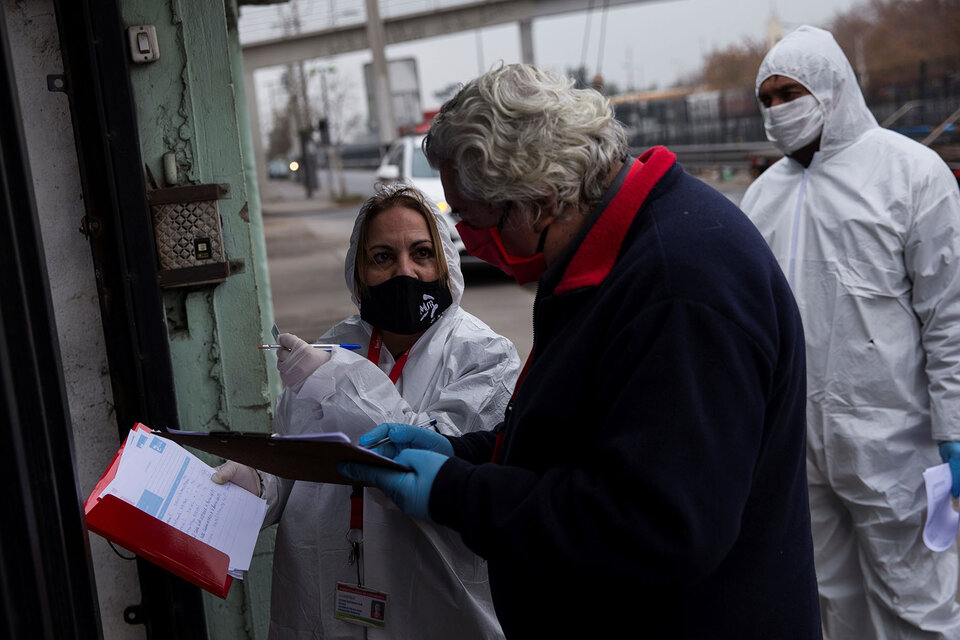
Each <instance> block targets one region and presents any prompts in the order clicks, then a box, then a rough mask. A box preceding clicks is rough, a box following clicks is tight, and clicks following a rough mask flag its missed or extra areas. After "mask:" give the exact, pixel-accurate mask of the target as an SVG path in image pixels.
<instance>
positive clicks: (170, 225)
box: [151, 200, 225, 269]
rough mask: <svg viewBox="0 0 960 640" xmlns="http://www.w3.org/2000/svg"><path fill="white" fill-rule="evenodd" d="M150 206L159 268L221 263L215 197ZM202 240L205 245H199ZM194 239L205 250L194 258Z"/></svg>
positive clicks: (218, 218) (218, 223) (195, 248)
mask: <svg viewBox="0 0 960 640" xmlns="http://www.w3.org/2000/svg"><path fill="white" fill-rule="evenodd" d="M151 208H152V209H153V225H154V231H155V234H156V242H157V255H158V257H159V259H160V268H161V269H181V268H184V267H198V266H202V265H207V264H211V263H215V262H225V259H224V253H223V241H222V240H221V232H220V209H219V207H218V206H217V201H216V200H201V201H198V202H181V203H175V204H161V205H155V206H153V207H151ZM204 241H208V242H209V246H208V247H207V246H203V245H204ZM198 242H199V244H200V246H201V247H202V248H204V249H208V250H209V253H202V252H200V255H209V257H208V258H206V259H201V258H198Z"/></svg>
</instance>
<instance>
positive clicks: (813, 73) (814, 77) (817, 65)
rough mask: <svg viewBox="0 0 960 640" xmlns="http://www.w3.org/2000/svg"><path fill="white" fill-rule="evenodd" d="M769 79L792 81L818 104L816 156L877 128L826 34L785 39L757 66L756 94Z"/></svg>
mask: <svg viewBox="0 0 960 640" xmlns="http://www.w3.org/2000/svg"><path fill="white" fill-rule="evenodd" d="M770 76H786V77H788V78H793V79H794V80H796V81H797V82H799V83H800V84H802V85H803V86H805V87H806V88H807V89H808V90H809V91H810V93H811V94H813V96H814V97H815V98H816V99H817V100H818V101H819V102H820V104H821V105H823V109H824V124H823V133H822V134H821V137H820V153H821V154H823V155H824V156H828V155H832V154H833V153H835V152H837V151H839V150H840V149H843V148H844V147H846V146H848V145H849V144H851V143H852V142H853V141H855V140H856V139H857V138H859V137H860V136H861V135H863V134H864V133H865V132H867V131H868V130H870V129H873V128H875V127H877V126H879V125H877V120H876V118H874V117H873V114H872V113H871V112H870V110H869V109H868V108H867V103H866V102H865V101H864V99H863V93H862V92H861V91H860V86H859V85H858V84H857V78H856V75H854V73H853V67H851V66H850V62H849V61H848V60H847V57H846V56H845V55H844V54H843V50H842V49H840V45H838V44H837V41H836V40H834V39H833V35H831V34H830V32H829V31H824V30H823V29H817V28H816V27H809V26H802V27H799V28H798V29H797V30H795V31H793V32H791V33H790V34H788V35H787V36H786V37H784V38H783V40H781V41H780V42H778V43H777V44H776V45H774V47H773V48H772V49H770V52H769V53H767V55H766V57H765V58H764V59H763V62H762V63H761V64H760V70H759V72H757V83H756V87H755V91H756V92H757V94H759V91H760V85H761V84H762V83H763V81H764V80H766V79H767V78H769V77H770ZM761 108H763V107H762V106H761Z"/></svg>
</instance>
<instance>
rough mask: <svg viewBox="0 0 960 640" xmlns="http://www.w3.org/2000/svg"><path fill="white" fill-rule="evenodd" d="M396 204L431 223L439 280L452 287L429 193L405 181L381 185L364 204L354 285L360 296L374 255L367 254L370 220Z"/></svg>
mask: <svg viewBox="0 0 960 640" xmlns="http://www.w3.org/2000/svg"><path fill="white" fill-rule="evenodd" d="M394 207H403V208H404V209H410V210H411V211H416V212H417V213H419V214H420V215H421V216H423V219H424V220H425V221H426V222H427V230H428V231H429V233H430V241H431V242H432V243H433V255H434V260H436V263H437V276H438V279H439V280H440V284H441V285H443V286H445V287H448V288H449V287H450V271H449V269H448V268H447V260H446V258H445V257H444V255H443V243H442V242H441V240H440V230H439V229H438V228H437V221H436V219H435V218H434V211H433V207H432V206H431V204H430V201H429V200H428V199H427V197H426V195H424V193H423V192H422V191H420V190H419V189H417V188H415V187H411V186H409V185H406V184H402V183H395V184H378V185H377V186H376V191H375V193H374V195H373V197H371V198H369V199H368V200H367V201H366V202H364V203H363V206H361V207H360V213H359V214H358V215H360V216H362V218H363V219H362V220H361V221H360V228H359V229H358V233H357V252H356V258H355V260H354V265H353V285H354V289H355V290H356V292H357V297H360V294H361V293H362V292H364V291H366V288H367V285H366V283H365V282H363V276H362V275H361V274H364V273H366V270H367V267H368V266H370V258H369V256H367V237H368V236H369V233H370V223H371V222H372V221H373V219H374V218H375V217H377V216H378V215H379V214H381V213H383V212H384V211H387V210H388V209H393V208H394Z"/></svg>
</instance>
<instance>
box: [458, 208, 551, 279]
mask: <svg viewBox="0 0 960 640" xmlns="http://www.w3.org/2000/svg"><path fill="white" fill-rule="evenodd" d="M547 228H549V227H547ZM457 231H458V232H459V233H460V239H461V240H463V246H464V247H465V248H466V249H467V253H469V254H470V255H472V256H475V257H477V258H480V259H481V260H483V261H484V262H486V263H488V264H492V265H493V266H495V267H496V268H498V269H500V271H503V272H504V273H505V274H507V275H508V276H513V277H514V279H516V281H517V282H519V283H520V284H527V283H528V282H536V281H537V280H539V279H540V276H542V275H543V272H544V271H546V270H547V263H546V262H545V261H544V259H543V253H542V249H543V241H544V239H545V238H546V232H547V230H546V229H544V230H543V234H542V235H541V236H540V246H539V247H538V248H537V252H536V253H535V254H533V255H532V256H530V257H529V258H522V257H519V256H515V255H512V254H510V253H508V252H507V250H506V249H505V248H504V247H503V240H502V239H501V238H500V231H499V230H498V229H497V228H496V227H488V228H486V229H474V228H473V227H471V226H469V225H466V224H464V223H463V222H458V223H457Z"/></svg>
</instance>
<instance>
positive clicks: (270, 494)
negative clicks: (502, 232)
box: [263, 213, 520, 640]
mask: <svg viewBox="0 0 960 640" xmlns="http://www.w3.org/2000/svg"><path fill="white" fill-rule="evenodd" d="M434 218H435V219H436V221H437V225H438V227H439V231H440V234H439V235H440V237H441V240H442V243H443V254H444V256H445V258H446V261H447V266H448V268H449V272H450V292H451V295H452V297H453V304H452V305H451V306H450V307H449V308H448V309H447V310H446V311H445V312H444V313H443V315H442V316H441V318H440V319H439V320H437V321H436V322H435V323H434V324H433V325H432V326H431V327H430V328H429V329H428V330H427V331H426V333H424V334H423V336H421V337H420V339H419V340H418V341H417V342H416V344H414V345H413V347H411V349H410V352H409V354H410V355H409V357H408V359H407V362H406V365H405V366H404V367H403V369H402V374H401V377H400V378H399V380H398V381H397V384H396V385H394V383H393V382H391V381H390V379H389V377H388V374H389V373H390V371H391V369H392V368H393V365H394V358H393V356H392V355H391V354H390V352H389V350H387V349H382V350H381V353H380V363H379V367H378V366H376V365H374V364H373V363H371V362H370V361H369V360H367V357H366V353H367V346H368V344H369V342H370V334H371V326H370V325H369V324H368V323H367V322H365V321H363V320H361V319H360V316H359V315H355V316H351V317H349V318H347V319H346V320H344V321H342V322H340V323H338V324H336V325H335V326H334V327H332V328H331V329H330V330H329V331H327V332H326V333H325V334H323V335H322V336H321V337H320V339H319V341H320V342H334V343H357V344H361V345H363V349H362V350H361V351H359V352H352V351H347V350H343V349H335V350H334V351H333V352H332V357H331V359H330V360H329V361H328V362H326V363H325V364H323V365H322V366H320V368H319V369H317V370H316V371H315V372H314V373H313V375H311V377H310V378H309V379H308V380H307V381H306V382H305V383H304V385H303V387H302V388H301V390H300V392H299V394H295V393H294V392H292V391H291V390H290V389H285V390H284V391H283V393H282V395H281V396H280V398H279V399H278V401H277V406H276V415H275V418H274V431H275V432H277V433H286V434H290V433H308V432H323V431H342V432H344V433H346V434H347V435H348V436H349V437H350V439H351V440H352V441H354V442H356V440H357V438H359V437H360V436H361V435H363V434H364V433H366V432H367V431H369V430H370V429H372V428H373V427H374V426H376V425H377V424H379V423H382V422H402V423H407V424H422V423H424V422H426V421H427V420H430V419H435V420H436V421H437V425H436V429H437V430H438V431H439V432H440V433H442V434H448V435H460V434H462V433H466V432H469V431H475V430H478V429H492V428H493V427H495V426H496V425H497V424H498V423H499V422H501V421H502V420H503V414H504V410H505V408H506V406H507V403H508V402H509V400H510V395H511V393H512V391H513V387H514V384H515V382H516V379H517V375H518V374H519V369H520V360H519V357H518V356H517V351H516V349H515V348H514V346H513V344H512V343H511V342H510V341H509V340H507V339H506V338H504V337H502V336H500V335H498V334H497V333H494V331H493V330H492V329H490V328H489V327H488V326H487V325H485V324H484V323H483V322H481V321H480V320H479V319H477V318H476V317H474V316H473V315H471V314H469V313H467V312H466V311H464V310H463V309H461V308H460V300H461V297H462V295H463V275H462V273H461V271H460V258H459V256H458V254H457V251H456V249H455V248H454V247H453V243H452V241H451V240H450V230H449V227H448V226H447V223H446V221H445V220H444V219H443V218H442V217H440V216H439V215H438V214H436V213H435V215H434ZM361 219H362V216H361V217H358V219H357V221H356V224H355V225H354V230H353V234H352V236H351V238H350V248H349V250H348V251H347V256H346V261H345V264H346V281H347V287H348V289H349V290H350V291H351V292H353V299H354V302H355V303H356V304H357V306H358V307H359V300H358V299H357V296H356V293H355V292H354V285H353V271H354V260H355V256H356V252H357V251H358V247H357V234H358V231H359V227H360V222H361ZM350 491H351V489H350V487H348V486H343V485H333V484H318V483H311V482H294V481H291V480H285V479H282V478H278V477H275V476H270V475H267V474H264V494H263V495H264V498H265V499H266V500H267V503H268V511H267V518H266V522H265V525H266V524H272V523H274V522H277V521H279V523H280V526H279V528H278V530H277V540H276V550H275V552H274V561H273V593H272V598H271V599H272V601H271V611H270V637H271V638H277V639H283V640H299V639H306V638H311V639H312V638H323V639H325V640H330V639H335V638H336V639H340V638H351V639H362V638H371V639H375V638H391V639H410V640H446V639H450V638H459V639H477V640H480V639H488V638H502V633H501V631H500V625H499V623H498V622H497V618H496V615H495V613H494V610H493V603H492V601H491V597H490V590H489V585H488V582H487V569H486V562H485V561H484V560H482V559H480V558H479V557H477V556H476V555H475V554H474V553H473V552H472V551H470V550H468V549H467V547H466V546H464V544H463V542H462V541H461V539H460V535H459V534H458V533H456V532H454V531H453V530H451V529H447V528H446V527H442V526H439V525H434V524H432V523H429V522H424V521H422V520H417V519H414V518H410V517H408V516H406V515H404V514H403V512H401V511H400V510H399V509H398V508H397V507H396V506H395V505H394V504H393V502H391V501H390V500H389V499H387V498H386V497H385V496H384V495H383V494H382V493H381V492H380V491H379V490H378V489H370V488H368V489H365V490H364V500H363V502H364V504H363V546H362V549H363V556H362V563H361V566H362V568H363V578H364V580H363V584H364V586H365V587H366V588H369V589H373V590H377V591H383V592H386V593H387V594H388V597H387V605H386V628H385V629H384V630H379V629H373V628H364V627H361V626H358V625H356V624H350V623H347V622H344V621H342V620H339V619H337V618H335V617H334V589H335V586H336V583H337V582H345V583H348V584H354V585H355V584H357V565H356V564H350V563H349V562H348V560H349V558H350V545H349V543H348V542H347V539H346V533H347V530H348V528H349V515H350V500H349V497H350Z"/></svg>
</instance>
